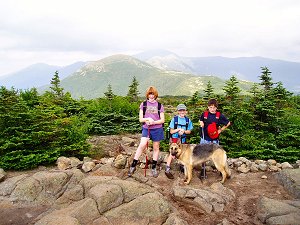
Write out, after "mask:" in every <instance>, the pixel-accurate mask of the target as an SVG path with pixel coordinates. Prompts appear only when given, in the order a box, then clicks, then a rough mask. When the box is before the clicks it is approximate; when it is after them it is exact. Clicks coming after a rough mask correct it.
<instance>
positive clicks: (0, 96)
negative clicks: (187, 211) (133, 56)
mask: <svg viewBox="0 0 300 225" xmlns="http://www.w3.org/2000/svg"><path fill="white" fill-rule="evenodd" d="M259 78H260V83H255V84H254V85H253V87H252V88H251V90H250V92H249V95H241V94H240V92H241V90H240V89H239V87H238V86H237V84H238V81H237V79H236V77H235V76H234V75H233V76H232V77H231V78H230V79H229V80H227V81H226V82H225V85H224V88H223V90H224V93H225V94H223V95H216V94H214V88H213V84H211V83H210V82H208V83H207V85H206V88H205V90H204V91H203V92H202V93H201V92H200V91H199V92H198V91H197V92H195V93H194V94H193V96H191V97H188V96H176V97H175V96H163V97H160V99H159V101H160V102H162V103H163V104H164V106H165V110H166V113H165V115H166V116H165V117H166V122H165V128H167V126H168V123H169V121H170V120H171V119H172V117H173V116H174V115H175V114H176V111H174V109H175V107H176V105H177V104H179V103H184V104H186V105H187V107H188V110H189V113H188V116H189V117H190V118H191V120H192V121H193V124H194V130H193V132H192V134H191V135H190V136H189V142H190V143H199V140H200V135H199V123H198V120H199V116H200V115H201V113H202V112H203V111H204V110H205V109H206V107H207V101H208V99H210V98H216V99H217V100H218V101H219V110H220V111H221V112H222V113H224V114H225V115H226V116H227V117H228V118H229V119H230V121H231V122H232V125H231V126H230V127H229V129H227V130H226V132H224V133H222V135H221V137H220V143H221V144H222V145H223V146H224V148H225V149H226V150H227V152H228V154H229V157H241V156H244V157H247V158H250V159H270V158H272V159H276V160H278V161H288V162H295V161H296V160H298V159H299V158H300V146H299V143H300V132H299V128H298V127H299V125H300V113H299V108H300V96H299V95H296V96H295V95H293V94H292V93H290V92H289V91H287V90H286V89H285V88H284V87H283V85H282V83H281V82H278V83H273V82H272V77H271V71H270V70H269V69H268V68H267V67H262V72H261V75H260V76H259ZM138 86H139V83H138V81H137V80H136V78H135V76H134V77H133V80H132V83H131V85H130V86H129V87H128V94H127V95H126V96H117V95H115V94H114V93H113V88H112V86H111V85H110V84H109V85H108V87H107V91H106V92H105V93H104V97H102V98H96V99H92V100H85V99H73V98H72V97H71V95H70V93H69V92H65V91H64V89H63V88H62V87H61V85H60V79H59V75H58V72H57V71H56V72H55V74H54V76H53V78H52V80H51V87H50V89H49V90H48V91H46V92H45V93H43V94H39V93H38V92H37V90H36V89H35V88H32V89H28V90H15V89H14V88H10V89H8V88H6V87H4V86H2V87H1V88H0V168H4V169H14V170H22V169H30V168H34V167H37V166H39V165H49V164H52V163H54V162H55V161H56V159H57V158H58V157H59V156H67V157H70V156H75V157H79V158H82V157H83V156H87V155H90V154H91V146H90V145H89V144H88V142H87V139H88V137H89V136H91V135H111V134H125V133H140V130H141V124H140V123H139V121H138V107H139V105H140V103H141V101H142V100H143V99H144V97H140V93H139V91H138ZM161 148H162V150H163V151H167V150H168V140H166V141H165V142H164V143H162V145H161Z"/></svg>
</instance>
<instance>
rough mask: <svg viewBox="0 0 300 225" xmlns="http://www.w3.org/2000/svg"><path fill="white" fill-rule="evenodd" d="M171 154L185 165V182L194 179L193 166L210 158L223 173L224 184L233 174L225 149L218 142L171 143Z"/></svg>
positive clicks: (187, 182)
mask: <svg viewBox="0 0 300 225" xmlns="http://www.w3.org/2000/svg"><path fill="white" fill-rule="evenodd" d="M170 154H171V155H172V156H175V157H176V158H177V159H178V160H179V161H180V162H181V163H182V164H183V165H184V175H185V180H184V183H185V184H189V183H190V182H191V179H192V174H193V168H194V166H196V165H198V164H202V163H204V162H206V161H208V160H212V161H213V162H214V164H215V166H216V168H217V170H218V171H220V172H221V173H222V181H221V183H222V184H223V183H224V182H225V180H226V178H229V177H230V176H231V172H230V169H229V167H228V164H227V155H226V152H225V150H224V149H223V148H222V147H221V146H220V145H218V144H212V143H211V144H198V145H196V144H177V143H172V144H170Z"/></svg>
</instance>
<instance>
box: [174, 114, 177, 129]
mask: <svg viewBox="0 0 300 225" xmlns="http://www.w3.org/2000/svg"><path fill="white" fill-rule="evenodd" d="M177 126H178V116H174V129H177Z"/></svg>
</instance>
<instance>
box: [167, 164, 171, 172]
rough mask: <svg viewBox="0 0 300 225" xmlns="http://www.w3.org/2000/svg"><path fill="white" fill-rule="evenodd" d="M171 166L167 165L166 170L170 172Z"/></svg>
mask: <svg viewBox="0 0 300 225" xmlns="http://www.w3.org/2000/svg"><path fill="white" fill-rule="evenodd" d="M170 169H171V167H170V166H168V165H167V166H166V172H167V173H169V172H170Z"/></svg>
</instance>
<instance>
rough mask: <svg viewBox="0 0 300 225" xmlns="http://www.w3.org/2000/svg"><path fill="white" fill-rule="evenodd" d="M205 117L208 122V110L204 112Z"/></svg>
mask: <svg viewBox="0 0 300 225" xmlns="http://www.w3.org/2000/svg"><path fill="white" fill-rule="evenodd" d="M203 116H204V119H205V120H207V117H208V110H206V111H204V113H203Z"/></svg>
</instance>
